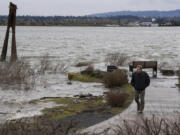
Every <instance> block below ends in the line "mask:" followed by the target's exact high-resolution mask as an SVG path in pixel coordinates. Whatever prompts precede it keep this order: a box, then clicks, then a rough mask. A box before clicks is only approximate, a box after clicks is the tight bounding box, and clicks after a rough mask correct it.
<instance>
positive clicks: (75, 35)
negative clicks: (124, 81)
mask: <svg viewBox="0 0 180 135" xmlns="http://www.w3.org/2000/svg"><path fill="white" fill-rule="evenodd" d="M5 32H6V27H2V26H1V27H0V50H1V49H2V44H3V40H4V37H5ZM16 33H17V35H16V39H17V52H18V56H19V57H24V58H25V59H26V60H27V61H29V62H31V64H32V65H33V64H34V63H36V62H37V61H39V60H40V58H42V57H43V56H44V55H46V54H47V53H48V54H49V58H50V60H51V61H52V62H54V63H57V62H63V63H65V64H67V65H68V66H69V69H68V71H70V72H71V71H80V70H82V69H83V68H76V67H75V66H74V65H75V64H76V63H78V62H82V61H89V62H92V63H93V64H94V66H95V68H97V69H101V70H106V64H105V62H104V61H105V57H106V55H107V54H108V53H116V52H120V53H125V54H126V55H128V56H129V57H130V58H131V61H132V60H157V61H158V63H161V62H167V65H168V68H171V69H177V68H178V66H179V65H180V61H179V59H180V27H17V31H16ZM9 55H10V47H9V50H8V56H9ZM125 68H128V67H127V66H126V67H125ZM164 79H165V80H166V81H165V83H164V81H162V80H164ZM156 80H157V81H154V82H156V83H153V85H154V87H171V88H174V89H177V88H176V87H175V84H176V83H177V77H176V76H172V77H165V76H163V75H161V74H160V73H158V78H157V79H156ZM157 82H158V83H157ZM106 90H107V89H106V88H104V86H103V85H102V84H99V83H80V82H73V85H67V75H65V74H58V75H49V76H48V77H47V78H46V87H44V85H43V84H42V85H41V84H40V85H38V86H37V87H36V89H35V90H30V91H20V90H18V89H17V88H16V89H15V88H14V87H13V86H6V87H4V86H3V87H2V86H0V113H2V114H0V120H6V119H12V118H19V117H23V116H33V115H34V114H40V110H41V109H43V108H44V107H51V106H54V105H55V104H54V103H38V104H35V105H34V104H33V105H32V104H29V103H28V102H29V101H31V100H32V99H39V98H41V97H59V96H61V97H67V96H73V95H76V94H80V93H92V94H93V95H102V94H103V92H104V91H106ZM177 91H178V89H177ZM4 113H5V114H4Z"/></svg>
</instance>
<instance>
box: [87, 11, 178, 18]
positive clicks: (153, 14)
mask: <svg viewBox="0 0 180 135" xmlns="http://www.w3.org/2000/svg"><path fill="white" fill-rule="evenodd" d="M124 15H125V16H127V15H132V16H138V17H156V18H164V17H180V9H178V10H171V11H118V12H107V13H98V14H92V15H90V16H93V17H110V16H124Z"/></svg>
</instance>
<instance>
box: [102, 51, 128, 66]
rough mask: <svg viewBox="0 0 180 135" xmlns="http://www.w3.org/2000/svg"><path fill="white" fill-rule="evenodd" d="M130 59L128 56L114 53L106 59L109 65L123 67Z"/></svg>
mask: <svg viewBox="0 0 180 135" xmlns="http://www.w3.org/2000/svg"><path fill="white" fill-rule="evenodd" d="M128 59H129V57H128V56H127V55H126V54H121V53H114V54H112V53H111V54H108V55H107V56H106V58H105V62H106V64H107V65H114V66H122V65H124V64H125V63H126V62H127V60H128Z"/></svg>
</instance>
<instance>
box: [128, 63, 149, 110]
mask: <svg viewBox="0 0 180 135" xmlns="http://www.w3.org/2000/svg"><path fill="white" fill-rule="evenodd" d="M149 84H150V78H149V75H148V74H147V73H146V72H144V71H142V66H141V65H138V66H137V68H136V72H134V73H133V74H132V80H131V85H132V86H133V87H134V89H135V91H136V92H135V101H136V103H137V111H138V112H139V113H142V112H143V110H144V96H145V89H146V87H148V86H149Z"/></svg>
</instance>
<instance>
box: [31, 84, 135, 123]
mask: <svg viewBox="0 0 180 135" xmlns="http://www.w3.org/2000/svg"><path fill="white" fill-rule="evenodd" d="M123 88H124V89H126V91H124V92H125V93H127V94H129V95H130V96H129V98H128V100H127V101H126V102H125V104H124V105H123V106H122V107H111V106H110V105H109V104H108V103H107V101H106V98H105V97H102V96H101V97H93V96H92V97H91V96H90V97H84V98H75V97H73V98H69V97H67V98H61V97H57V98H43V99H40V100H34V101H32V103H37V102H55V103H56V104H57V105H59V106H56V107H54V108H46V109H44V110H42V112H43V116H45V117H46V118H49V119H52V120H57V119H64V118H68V117H71V116H74V117H76V115H81V114H86V113H92V114H104V113H107V114H109V116H110V117H111V116H113V115H116V114H118V113H121V112H122V111H123V110H125V109H126V108H127V107H128V106H129V105H130V104H131V103H132V101H133V99H134V90H133V88H132V87H131V86H130V84H126V85H124V86H122V87H121V88H116V89H121V90H122V89H123ZM104 120H105V119H104Z"/></svg>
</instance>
